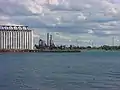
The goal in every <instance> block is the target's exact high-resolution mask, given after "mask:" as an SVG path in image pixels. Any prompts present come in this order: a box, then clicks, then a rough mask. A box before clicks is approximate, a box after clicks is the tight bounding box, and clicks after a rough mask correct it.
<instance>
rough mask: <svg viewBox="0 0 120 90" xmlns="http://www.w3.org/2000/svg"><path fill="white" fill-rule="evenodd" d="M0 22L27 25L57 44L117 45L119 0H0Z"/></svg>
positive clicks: (36, 34) (119, 15)
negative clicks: (48, 34)
mask: <svg viewBox="0 0 120 90" xmlns="http://www.w3.org/2000/svg"><path fill="white" fill-rule="evenodd" d="M0 24H7V25H28V26H29V27H30V28H32V29H34V34H35V35H34V37H35V42H37V38H38V37H39V36H40V38H43V39H45V36H46V33H47V32H51V33H52V34H53V37H54V41H55V43H56V44H60V43H63V44H81V45H91V43H92V42H93V43H94V45H102V44H112V37H115V44H117V45H119V44H120V42H119V39H120V0H49V1H48V0H0Z"/></svg>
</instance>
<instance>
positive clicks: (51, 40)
mask: <svg viewBox="0 0 120 90" xmlns="http://www.w3.org/2000/svg"><path fill="white" fill-rule="evenodd" d="M51 45H52V35H50V46H51Z"/></svg>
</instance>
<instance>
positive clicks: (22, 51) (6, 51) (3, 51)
mask: <svg viewBox="0 0 120 90" xmlns="http://www.w3.org/2000/svg"><path fill="white" fill-rule="evenodd" d="M40 52H50V53H51V52H53V53H62V52H66V53H69V52H81V50H0V53H40Z"/></svg>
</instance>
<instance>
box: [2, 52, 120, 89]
mask: <svg viewBox="0 0 120 90" xmlns="http://www.w3.org/2000/svg"><path fill="white" fill-rule="evenodd" d="M0 90H120V52H82V53H21V54H20V53H19V54H17V53H16V54H15V53H14V54H12V53H11V54H0Z"/></svg>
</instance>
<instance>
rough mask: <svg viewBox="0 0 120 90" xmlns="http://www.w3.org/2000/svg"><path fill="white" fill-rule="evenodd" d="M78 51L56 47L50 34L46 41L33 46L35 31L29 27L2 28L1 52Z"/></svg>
mask: <svg viewBox="0 0 120 90" xmlns="http://www.w3.org/2000/svg"><path fill="white" fill-rule="evenodd" d="M76 50H77V49H76ZM76 50H74V49H72V48H71V47H69V48H67V49H66V47H65V46H62V45H61V46H55V44H54V41H53V36H52V35H51V34H49V33H47V40H46V41H45V40H42V39H39V41H38V45H33V30H30V29H29V28H28V26H7V25H1V26H0V52H41V51H42V52H44V51H45V52H76ZM78 51H79V50H77V52H78Z"/></svg>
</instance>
